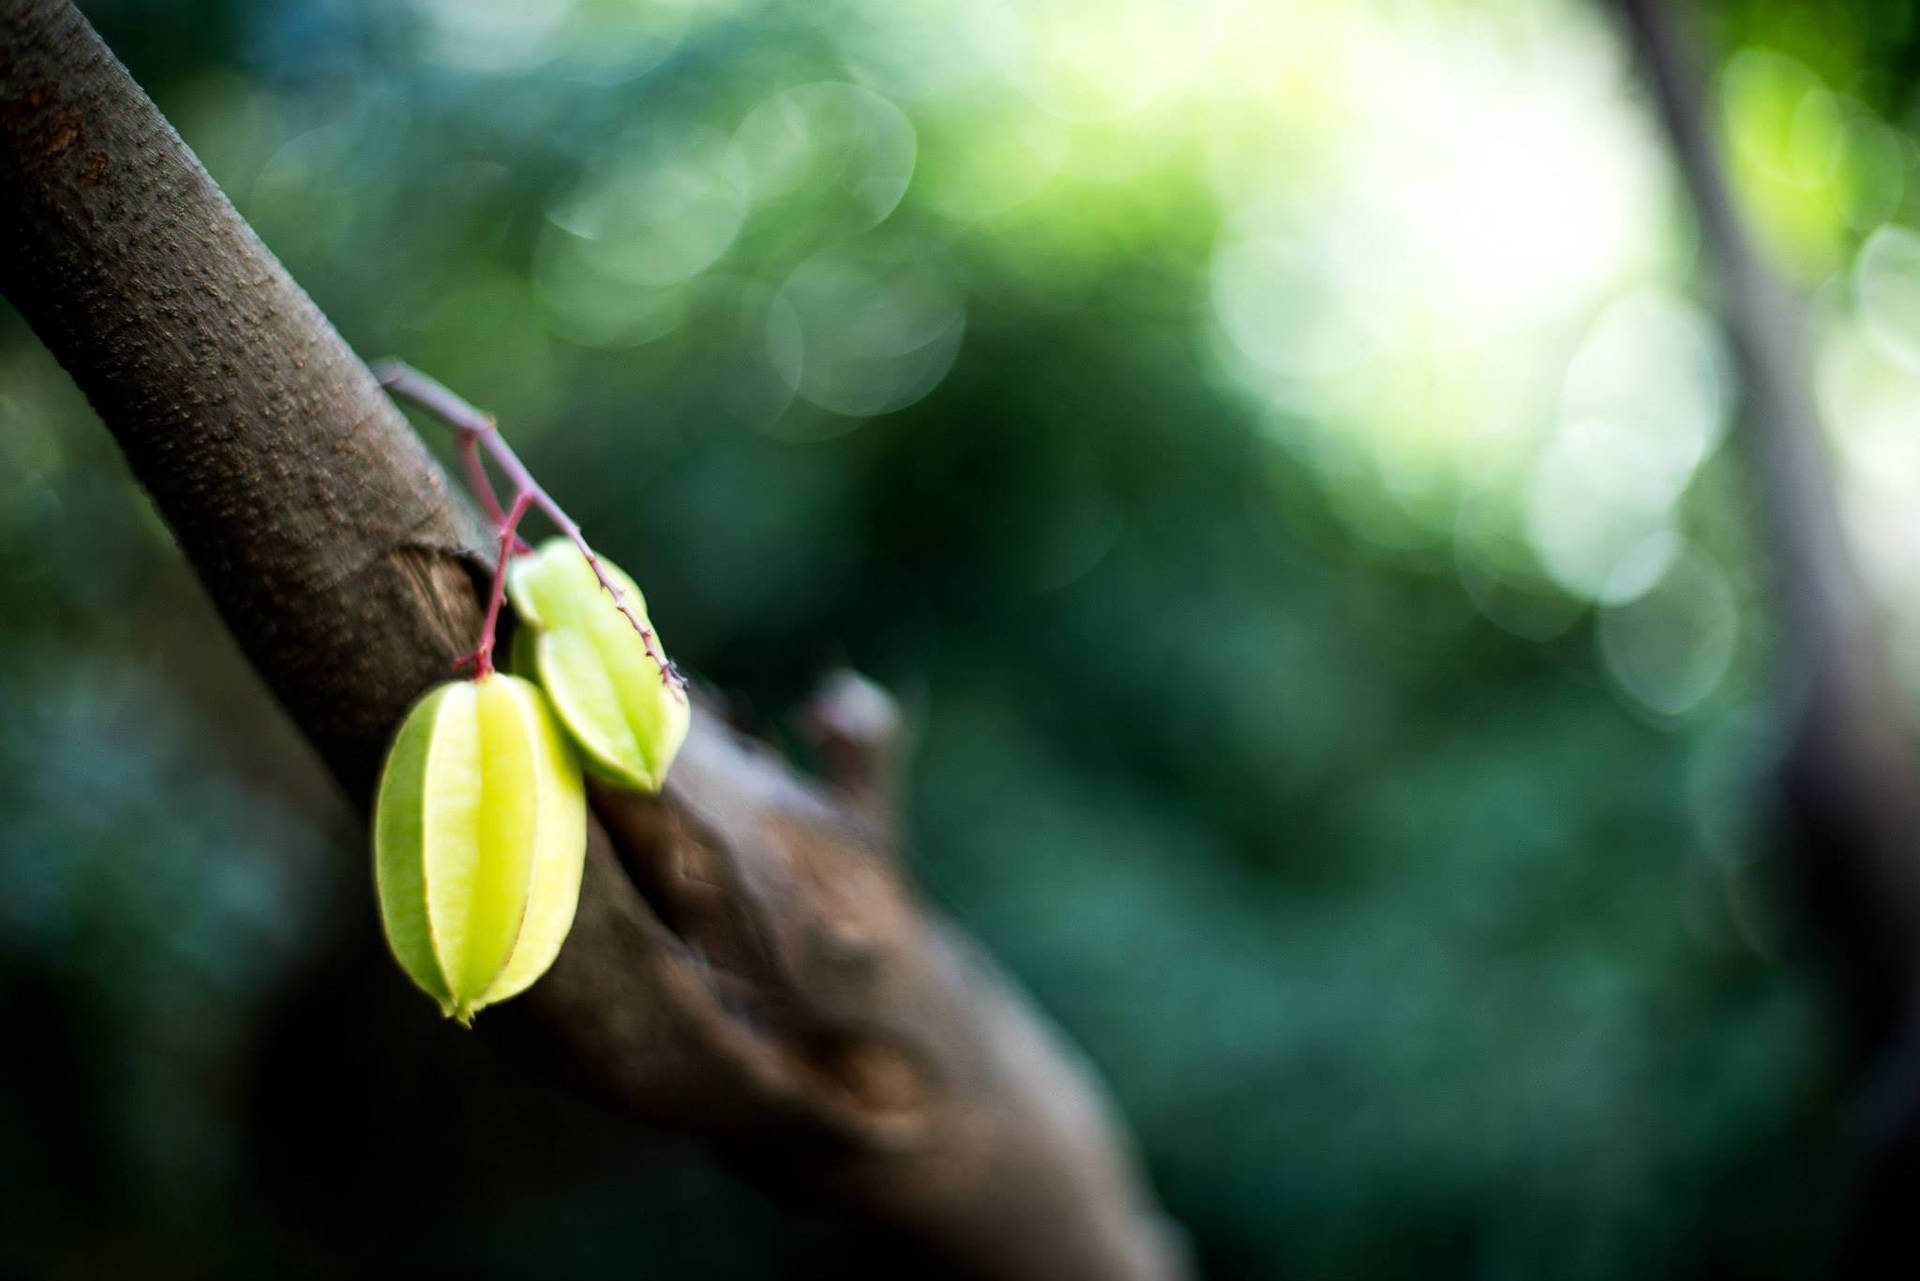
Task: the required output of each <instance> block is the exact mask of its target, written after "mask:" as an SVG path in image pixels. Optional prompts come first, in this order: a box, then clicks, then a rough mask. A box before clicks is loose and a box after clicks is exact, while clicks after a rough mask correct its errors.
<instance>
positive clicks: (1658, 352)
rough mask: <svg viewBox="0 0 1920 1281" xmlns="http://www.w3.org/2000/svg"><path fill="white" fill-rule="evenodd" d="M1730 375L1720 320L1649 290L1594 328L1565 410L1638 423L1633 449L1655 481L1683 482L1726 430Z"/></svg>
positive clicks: (1576, 364) (1563, 401)
mask: <svg viewBox="0 0 1920 1281" xmlns="http://www.w3.org/2000/svg"><path fill="white" fill-rule="evenodd" d="M1731 381H1732V375H1731V371H1730V368H1729V361H1728V359H1727V356H1726V353H1725V350H1724V347H1723V345H1722V343H1721V340H1720V336H1719V332H1718V331H1717V329H1716V328H1715V326H1714V323H1713V322H1712V321H1711V320H1710V319H1708V317H1707V316H1706V315H1704V314H1703V313H1702V312H1701V311H1700V310H1699V308H1697V307H1695V306H1693V305H1692V304H1690V303H1688V302H1685V301H1683V300H1682V299H1680V298H1677V297H1675V296H1673V295H1672V294H1668V293H1665V292H1663V291H1660V290H1654V289H1642V290H1637V291H1635V292H1634V293H1632V294H1629V295H1628V296H1627V297H1625V298H1622V299H1620V300H1619V301H1617V302H1614V303H1612V304H1610V305H1609V306H1608V307H1607V308H1606V310H1605V311H1603V312H1601V313H1600V316H1599V318H1598V319H1597V320H1595V321H1594V323H1593V326H1592V328H1591V329H1589V330H1588V331H1587V335H1586V337H1585V338H1584V339H1583V340H1582V341H1581V343H1580V347H1579V350H1578V351H1576V352H1575V353H1574V356H1573V360H1572V361H1571V362H1570V363H1569V364H1568V366H1567V379H1566V383H1565V385H1564V386H1563V388H1562V390H1561V395H1560V406H1561V413H1562V414H1563V415H1564V416H1565V417H1568V418H1581V417H1589V416H1605V417H1612V418H1618V419H1624V420H1628V421H1631V422H1634V423H1636V424H1638V425H1639V427H1640V428H1641V430H1640V433H1639V439H1638V440H1637V441H1636V443H1635V446H1634V449H1635V452H1636V454H1637V456H1638V458H1639V459H1640V461H1641V463H1642V464H1643V465H1644V467H1645V468H1646V472H1647V477H1648V480H1649V481H1650V482H1651V483H1654V484H1656V485H1660V486H1664V487H1672V486H1675V485H1684V484H1685V483H1686V480H1687V478H1688V477H1689V476H1691V475H1692V474H1693V471H1694V469H1695V468H1696V467H1698V466H1699V465H1700V464H1701V463H1702V462H1703V461H1705V460H1706V458H1707V456H1708V455H1709V454H1710V453H1712V452H1713V449H1714V448H1715V446H1717V445H1718V444H1719V443H1720V439H1721V437H1722V436H1723V435H1725V433H1726V428H1727V408H1728V402H1729V400H1730V398H1731Z"/></svg>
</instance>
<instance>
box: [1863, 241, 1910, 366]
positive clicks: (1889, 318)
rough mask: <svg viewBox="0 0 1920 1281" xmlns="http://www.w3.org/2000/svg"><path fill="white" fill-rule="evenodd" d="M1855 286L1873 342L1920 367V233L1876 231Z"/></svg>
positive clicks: (1864, 251)
mask: <svg viewBox="0 0 1920 1281" xmlns="http://www.w3.org/2000/svg"><path fill="white" fill-rule="evenodd" d="M1853 287H1854V293H1855V297H1856V298H1857V300H1858V302H1859V307H1860V319H1861V322H1862V323H1863V324H1864V325H1865V326H1866V330H1867V333H1868V334H1869V335H1870V336H1871V337H1872V338H1873V340H1874V342H1875V343H1876V344H1877V345H1878V346H1879V347H1880V349H1881V350H1882V351H1884V352H1885V353H1886V354H1887V355H1889V356H1891V357H1892V358H1893V359H1895V360H1897V361H1899V362H1900V363H1901V364H1902V365H1904V366H1905V367H1906V368H1907V369H1909V370H1912V371H1915V372H1920V235H1916V234H1915V233H1913V232H1911V231H1909V230H1907V229H1906V228H1905V227H1894V226H1886V227H1882V228H1880V230H1878V231H1876V232H1874V233H1873V235H1872V236H1870V237H1868V239H1867V243H1866V244H1865V245H1864V246H1863V247H1862V248H1861V250H1860V259H1859V261H1858V262H1856V263H1855V264H1854V268H1853Z"/></svg>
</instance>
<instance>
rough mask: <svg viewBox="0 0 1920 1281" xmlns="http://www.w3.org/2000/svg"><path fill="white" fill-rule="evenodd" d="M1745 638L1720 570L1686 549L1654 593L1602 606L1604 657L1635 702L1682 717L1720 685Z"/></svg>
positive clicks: (1730, 589)
mask: <svg viewBox="0 0 1920 1281" xmlns="http://www.w3.org/2000/svg"><path fill="white" fill-rule="evenodd" d="M1739 637H1740V609H1739V602H1738V600H1737V599H1736V597H1735V595H1734V591H1733V587H1732V584H1730V583H1729V582H1728V581H1727V576H1726V574H1725V573H1723V572H1722V571H1721V569H1720V568H1719V567H1718V566H1717V565H1715V564H1713V563H1712V562H1711V561H1709V560H1707V559H1706V558H1705V557H1704V556H1702V555H1700V554H1699V553H1698V552H1697V551H1692V550H1687V551H1683V552H1681V553H1680V554H1679V555H1678V556H1677V557H1676V558H1675V559H1674V560H1673V562H1672V564H1671V565H1670V566H1669V567H1668V569H1667V571H1666V573H1665V574H1664V575H1663V576H1662V577H1661V578H1660V580H1659V581H1658V582H1657V583H1655V584H1654V585H1653V587H1652V589H1651V590H1649V591H1646V592H1644V593H1643V594H1641V595H1640V596H1638V597H1637V598H1636V599H1635V600H1633V601H1631V602H1629V603H1627V604H1624V605H1617V606H1613V607H1610V608H1608V609H1606V610H1603V611H1602V612H1601V615H1600V625H1599V643H1600V656H1601V660H1602V662H1604V663H1605V665H1606V669H1607V674H1608V675H1609V676H1611V677H1612V678H1613V679H1614V681H1615V683H1616V684H1618V685H1619V687H1620V688H1621V689H1622V690H1623V691H1625V693H1626V694H1627V695H1628V696H1629V697H1631V698H1632V699H1633V700H1634V701H1635V702H1637V703H1639V704H1640V705H1641V706H1643V707H1645V708H1646V709H1647V710H1649V711H1651V712H1655V713H1657V714H1659V715H1661V716H1680V715H1682V714H1684V713H1686V712H1687V711H1690V710H1691V709H1692V708H1694V707H1696V706H1698V705H1699V704H1700V703H1701V702H1702V701H1703V700H1704V699H1706V698H1707V696H1708V695H1710V694H1712V693H1713V691H1714V690H1715V689H1717V688H1719V685H1720V682H1721V681H1722V680H1723V679H1724V678H1725V677H1726V674H1727V670H1728V668H1729V667H1731V666H1732V663H1733V655H1734V650H1735V647H1736V645H1737V643H1738V641H1739Z"/></svg>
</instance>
